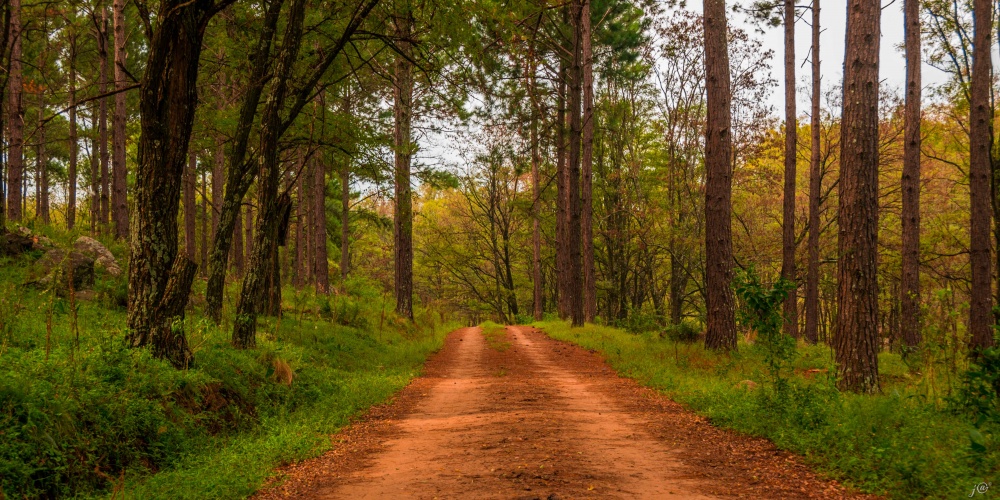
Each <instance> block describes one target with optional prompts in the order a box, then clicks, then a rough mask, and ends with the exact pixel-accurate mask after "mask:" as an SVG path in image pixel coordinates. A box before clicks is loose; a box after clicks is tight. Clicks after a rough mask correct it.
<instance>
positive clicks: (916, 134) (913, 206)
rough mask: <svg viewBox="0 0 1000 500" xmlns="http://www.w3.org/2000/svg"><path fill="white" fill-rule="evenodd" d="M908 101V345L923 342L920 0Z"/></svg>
mask: <svg viewBox="0 0 1000 500" xmlns="http://www.w3.org/2000/svg"><path fill="white" fill-rule="evenodd" d="M903 14H904V16H905V21H904V24H905V32H906V33H905V45H906V104H905V110H904V112H903V114H904V118H905V121H906V123H905V128H906V130H905V138H904V143H903V178H902V180H901V181H900V188H901V190H902V192H903V196H902V198H903V200H902V201H903V208H902V216H901V217H900V219H901V222H902V240H903V247H902V249H901V254H902V255H901V257H902V273H901V274H902V276H901V278H900V282H899V285H900V287H899V307H900V311H899V312H900V330H901V331H900V334H901V336H902V338H903V344H904V345H905V346H906V347H907V348H910V349H912V348H916V347H917V345H919V344H920V90H921V88H920V63H921V58H920V55H921V54H920V0H905V1H904V4H903Z"/></svg>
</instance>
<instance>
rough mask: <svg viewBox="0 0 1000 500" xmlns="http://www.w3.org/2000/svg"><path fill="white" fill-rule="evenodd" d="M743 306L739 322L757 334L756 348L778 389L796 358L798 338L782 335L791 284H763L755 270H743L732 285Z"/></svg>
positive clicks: (779, 280)
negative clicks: (786, 300) (782, 311)
mask: <svg viewBox="0 0 1000 500" xmlns="http://www.w3.org/2000/svg"><path fill="white" fill-rule="evenodd" d="M733 288H734V291H735V292H736V296H737V297H739V299H740V302H741V306H742V307H740V309H739V312H738V314H737V319H738V320H739V322H740V323H741V324H743V326H745V327H747V328H750V329H751V330H753V331H755V332H757V344H756V345H757V347H758V348H759V349H760V350H762V351H763V353H764V362H765V364H766V365H767V368H768V371H769V372H770V374H771V379H772V381H773V382H774V383H775V386H776V388H778V389H780V388H782V387H783V385H784V378H783V376H782V371H783V370H784V369H785V367H786V366H787V365H788V364H789V363H791V361H792V359H793V358H794V357H795V339H793V338H791V337H789V336H788V335H785V334H784V333H783V332H782V323H783V322H784V318H783V317H782V316H781V304H782V302H783V301H784V300H785V297H787V296H788V291H789V290H790V289H791V288H792V287H791V284H790V283H789V282H788V281H787V280H785V279H784V278H779V279H778V281H776V282H775V283H774V285H773V286H771V287H767V286H765V285H764V284H762V283H761V281H760V277H759V276H758V275H757V272H756V270H754V268H753V267H749V268H747V269H745V270H740V271H739V272H738V273H737V275H736V280H735V281H734V285H733Z"/></svg>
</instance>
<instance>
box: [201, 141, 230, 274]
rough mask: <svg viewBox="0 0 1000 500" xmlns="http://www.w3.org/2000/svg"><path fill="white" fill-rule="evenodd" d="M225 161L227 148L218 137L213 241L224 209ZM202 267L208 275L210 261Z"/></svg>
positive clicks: (215, 163) (214, 168)
mask: <svg viewBox="0 0 1000 500" xmlns="http://www.w3.org/2000/svg"><path fill="white" fill-rule="evenodd" d="M225 161H226V151H225V146H224V145H223V141H222V137H217V138H216V140H215V161H213V162H212V241H215V240H216V239H217V238H218V232H219V213H220V211H221V208H222V197H223V194H222V192H223V178H224V176H225V174H224V173H223V171H224V169H225V167H224V166H223V165H224V164H225ZM206 251H207V250H206ZM201 265H202V267H203V268H204V271H205V272H206V273H207V272H208V261H207V260H206V261H204V262H202V263H201Z"/></svg>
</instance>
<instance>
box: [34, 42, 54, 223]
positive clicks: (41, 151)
mask: <svg viewBox="0 0 1000 500" xmlns="http://www.w3.org/2000/svg"><path fill="white" fill-rule="evenodd" d="M41 62H43V63H44V60H43V61H41ZM42 67H44V66H42ZM44 120H45V91H44V90H41V89H40V90H39V92H38V132H37V133H38V146H37V147H36V148H35V172H36V175H37V178H36V179H35V180H36V181H37V184H36V191H37V193H38V196H37V199H36V203H35V206H36V209H35V216H36V217H37V218H38V219H39V220H40V221H42V224H48V223H49V222H50V220H49V159H48V151H46V150H45V123H44Z"/></svg>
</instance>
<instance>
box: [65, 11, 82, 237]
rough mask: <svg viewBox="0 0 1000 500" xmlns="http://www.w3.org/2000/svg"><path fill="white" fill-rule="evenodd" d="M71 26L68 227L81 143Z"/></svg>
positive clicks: (73, 223)
mask: <svg viewBox="0 0 1000 500" xmlns="http://www.w3.org/2000/svg"><path fill="white" fill-rule="evenodd" d="M73 29H74V28H73V27H70V30H71V31H70V35H69V166H68V170H67V172H66V177H67V181H68V186H67V190H66V195H67V200H66V228H67V229H69V230H70V231H72V230H73V228H74V227H76V176H77V171H76V170H77V163H78V161H79V154H80V153H79V151H80V145H79V144H78V143H77V141H78V138H77V130H76V32H75V31H73Z"/></svg>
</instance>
